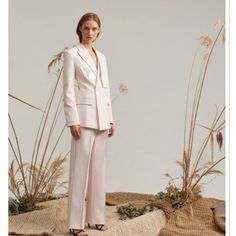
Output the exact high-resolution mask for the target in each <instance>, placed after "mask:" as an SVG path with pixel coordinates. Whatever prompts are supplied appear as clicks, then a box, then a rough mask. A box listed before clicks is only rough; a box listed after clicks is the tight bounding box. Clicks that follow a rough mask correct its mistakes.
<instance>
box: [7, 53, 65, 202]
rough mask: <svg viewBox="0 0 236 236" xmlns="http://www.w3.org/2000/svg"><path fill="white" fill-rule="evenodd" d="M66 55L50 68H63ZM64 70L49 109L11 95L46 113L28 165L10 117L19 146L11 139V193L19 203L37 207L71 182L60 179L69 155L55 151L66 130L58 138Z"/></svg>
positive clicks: (58, 74) (58, 77)
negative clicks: (61, 64) (58, 92)
mask: <svg viewBox="0 0 236 236" xmlns="http://www.w3.org/2000/svg"><path fill="white" fill-rule="evenodd" d="M62 55H63V52H61V53H60V54H57V55H56V56H55V57H54V59H53V60H52V61H51V62H50V64H49V69H50V68H51V67H53V66H55V65H56V63H58V64H59V66H60V62H61V61H62V59H61V57H62ZM62 70H63V66H60V68H59V69H58V70H57V72H56V82H55V85H54V87H53V88H52V92H51V94H50V96H49V98H48V101H47V104H46V106H45V109H40V108H38V107H36V106H34V105H32V104H30V103H28V102H25V101H24V100H22V99H20V98H17V97H16V96H13V95H11V94H9V96H10V97H11V98H14V99H16V100H17V101H20V102H22V103H24V104H25V105H27V106H29V107H30V108H34V109H37V110H40V111H42V112H43V113H42V117H41V121H40V124H39V127H38V131H37V134H36V137H35V142H34V146H33V151H32V156H31V161H30V163H25V161H24V158H23V156H22V152H21V148H20V144H19V137H18V135H17V132H16V129H15V126H14V124H13V121H12V118H11V115H10V114H9V123H10V127H11V128H12V131H13V138H14V139H15V143H16V145H13V142H12V140H11V138H10V137H9V138H8V140H9V145H10V148H11V150H12V152H13V156H14V159H13V160H12V162H11V164H10V166H9V171H8V174H9V190H10V191H11V192H12V193H13V195H14V196H15V198H16V200H18V202H21V201H24V202H28V203H30V204H31V205H34V204H35V203H36V202H38V201H41V200H42V199H46V198H47V197H48V196H50V195H51V194H53V193H54V192H55V190H56V189H57V188H59V187H65V184H66V183H67V182H60V177H61V176H62V175H63V174H64V169H63V164H64V162H65V161H66V158H67V156H68V154H69V152H68V153H66V154H65V155H58V154H56V155H55V151H56V149H57V148H58V145H59V143H60V140H61V138H62V136H63V133H64V131H65V125H64V126H63V127H59V129H60V132H59V135H58V134H57V137H55V135H54V131H55V127H56V125H57V121H58V118H59V117H60V114H61V111H62V95H61V96H60V99H58V100H56V94H57V91H58V85H59V81H60V78H61V74H62ZM54 107H55V108H54ZM48 127H49V128H48ZM44 141H45V142H46V143H45V144H44ZM26 142H27V140H26ZM50 147H52V148H50ZM49 149H50V150H49ZM15 164H16V168H15ZM65 188H66V187H65Z"/></svg>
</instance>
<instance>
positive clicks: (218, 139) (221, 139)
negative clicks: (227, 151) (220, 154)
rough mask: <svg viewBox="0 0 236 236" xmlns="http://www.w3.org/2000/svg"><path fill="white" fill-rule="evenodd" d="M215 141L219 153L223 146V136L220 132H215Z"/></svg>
mask: <svg viewBox="0 0 236 236" xmlns="http://www.w3.org/2000/svg"><path fill="white" fill-rule="evenodd" d="M216 140H217V143H218V145H219V148H220V151H221V148H222V145H223V135H222V133H221V131H219V132H217V134H216Z"/></svg>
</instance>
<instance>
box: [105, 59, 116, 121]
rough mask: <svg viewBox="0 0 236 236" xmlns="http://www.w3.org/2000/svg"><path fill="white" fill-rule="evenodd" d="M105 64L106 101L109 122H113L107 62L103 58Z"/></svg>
mask: <svg viewBox="0 0 236 236" xmlns="http://www.w3.org/2000/svg"><path fill="white" fill-rule="evenodd" d="M105 64H106V70H107V80H108V81H107V86H108V91H107V93H108V103H109V120H110V123H111V124H113V123H114V120H113V112H112V104H111V92H110V85H109V76H108V68H107V62H106V58H105Z"/></svg>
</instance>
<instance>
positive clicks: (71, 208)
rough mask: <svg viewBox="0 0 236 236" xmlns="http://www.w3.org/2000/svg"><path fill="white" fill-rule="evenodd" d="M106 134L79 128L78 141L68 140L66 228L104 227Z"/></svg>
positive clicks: (106, 132) (104, 131)
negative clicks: (69, 147)
mask: <svg viewBox="0 0 236 236" xmlns="http://www.w3.org/2000/svg"><path fill="white" fill-rule="evenodd" d="M107 134H108V131H107V130H103V131H98V130H95V129H90V128H81V136H80V138H79V139H74V138H73V137H72V139H71V156H70V167H69V191H68V192H69V198H68V226H69V228H73V229H83V228H84V227H85V224H87V223H90V224H105V203H106V193H105V175H106V157H107Z"/></svg>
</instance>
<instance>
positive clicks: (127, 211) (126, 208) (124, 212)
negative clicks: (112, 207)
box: [116, 204, 157, 220]
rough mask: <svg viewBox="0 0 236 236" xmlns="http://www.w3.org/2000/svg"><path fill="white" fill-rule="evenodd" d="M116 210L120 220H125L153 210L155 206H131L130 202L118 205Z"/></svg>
mask: <svg viewBox="0 0 236 236" xmlns="http://www.w3.org/2000/svg"><path fill="white" fill-rule="evenodd" d="M116 209H117V212H118V213H119V215H120V220H126V219H127V218H130V219H133V218H135V217H138V216H141V215H144V214H146V213H148V212H151V211H154V210H156V209H157V208H156V207H155V206H150V205H147V206H144V207H142V208H136V207H133V206H132V205H131V204H127V205H122V206H118V207H117V208H116Z"/></svg>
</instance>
